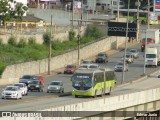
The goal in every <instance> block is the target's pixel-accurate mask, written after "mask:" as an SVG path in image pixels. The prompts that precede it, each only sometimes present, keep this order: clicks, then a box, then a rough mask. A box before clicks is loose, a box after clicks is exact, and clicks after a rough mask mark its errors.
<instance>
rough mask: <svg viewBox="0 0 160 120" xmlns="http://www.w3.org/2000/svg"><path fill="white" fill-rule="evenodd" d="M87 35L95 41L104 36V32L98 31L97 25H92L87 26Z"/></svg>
mask: <svg viewBox="0 0 160 120" xmlns="http://www.w3.org/2000/svg"><path fill="white" fill-rule="evenodd" d="M85 35H86V36H91V37H94V38H95V39H97V38H100V37H102V36H103V34H102V32H100V30H99V29H98V27H97V26H96V25H95V24H91V25H88V26H87V29H86V32H85Z"/></svg>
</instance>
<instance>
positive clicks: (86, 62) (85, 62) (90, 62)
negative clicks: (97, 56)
mask: <svg viewBox="0 0 160 120" xmlns="http://www.w3.org/2000/svg"><path fill="white" fill-rule="evenodd" d="M92 63H93V61H92V60H82V64H92Z"/></svg>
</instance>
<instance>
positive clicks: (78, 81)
mask: <svg viewBox="0 0 160 120" xmlns="http://www.w3.org/2000/svg"><path fill="white" fill-rule="evenodd" d="M71 80H72V86H73V87H74V88H75V89H77V90H88V89H90V88H91V87H92V76H91V75H90V74H75V75H73V77H72V78H71Z"/></svg>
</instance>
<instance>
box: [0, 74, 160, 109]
mask: <svg viewBox="0 0 160 120" xmlns="http://www.w3.org/2000/svg"><path fill="white" fill-rule="evenodd" d="M159 86H160V80H159V78H157V75H156V74H155V75H153V76H151V77H149V78H148V79H144V80H141V81H138V82H134V83H132V84H126V85H123V86H119V87H116V88H115V89H114V90H113V92H112V93H111V95H110V96H109V95H106V96H104V97H113V96H117V95H122V94H128V93H132V92H139V91H142V90H148V89H153V88H157V87H159ZM94 99H101V97H97V98H94ZM91 100H93V98H87V97H80V98H75V97H74V96H65V97H59V98H56V99H55V98H49V99H43V100H39V99H37V100H36V101H35V100H34V101H29V100H25V101H22V100H18V102H17V101H16V102H15V103H14V104H7V105H1V107H0V111H36V110H42V109H47V108H51V107H55V106H61V105H64V104H72V103H79V102H85V101H91Z"/></svg>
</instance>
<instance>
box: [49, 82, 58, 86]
mask: <svg viewBox="0 0 160 120" xmlns="http://www.w3.org/2000/svg"><path fill="white" fill-rule="evenodd" d="M50 85H60V82H51V83H50Z"/></svg>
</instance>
